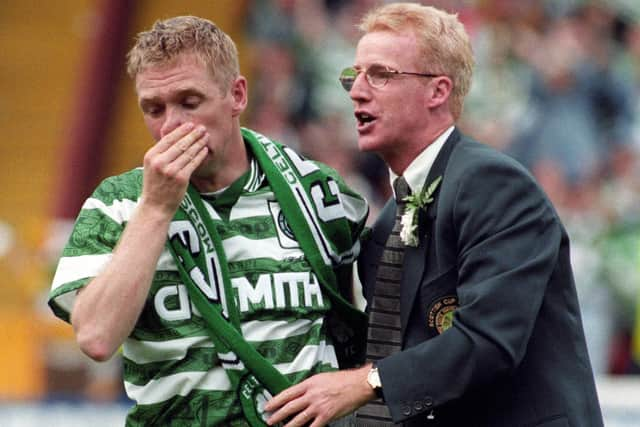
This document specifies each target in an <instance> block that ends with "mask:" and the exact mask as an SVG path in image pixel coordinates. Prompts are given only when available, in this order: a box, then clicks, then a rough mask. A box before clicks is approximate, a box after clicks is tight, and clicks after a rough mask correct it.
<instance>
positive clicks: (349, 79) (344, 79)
mask: <svg viewBox="0 0 640 427" xmlns="http://www.w3.org/2000/svg"><path fill="white" fill-rule="evenodd" d="M378 67H379V68H380V70H378V71H383V72H384V73H386V74H387V75H386V77H384V76H377V77H381V78H382V83H375V82H374V78H376V77H374V76H372V75H371V73H370V70H371V69H372V68H374V69H376V68H378ZM347 73H351V74H355V75H345V74H347ZM360 73H364V77H365V79H366V80H367V83H369V85H370V86H371V87H374V88H376V89H381V88H383V87H384V86H386V84H387V83H388V82H389V80H391V79H394V78H397V77H399V76H414V77H438V76H440V75H441V74H433V73H414V72H410V71H398V70H394V69H393V68H390V67H387V66H386V65H381V64H372V65H370V66H369V67H367V68H364V69H359V68H356V67H347V68H345V69H343V70H342V72H340V77H338V80H339V81H340V84H341V85H342V88H343V89H344V90H346V91H347V92H351V88H352V87H353V84H354V83H355V81H356V79H357V78H358V74H360Z"/></svg>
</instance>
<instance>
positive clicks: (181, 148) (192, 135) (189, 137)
mask: <svg viewBox="0 0 640 427" xmlns="http://www.w3.org/2000/svg"><path fill="white" fill-rule="evenodd" d="M204 135H206V129H205V127H204V126H202V125H200V126H197V127H196V128H195V129H193V130H192V131H191V132H189V133H187V134H186V135H185V136H183V137H182V138H180V139H179V140H178V141H176V143H175V144H173V145H172V146H171V148H169V149H168V150H167V152H170V151H172V154H173V156H175V157H178V156H179V155H181V154H182V153H184V152H185V151H187V150H188V149H189V147H191V146H192V145H193V144H195V143H196V142H198V141H199V140H200V139H201V138H203V137H204Z"/></svg>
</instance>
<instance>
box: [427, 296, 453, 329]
mask: <svg viewBox="0 0 640 427" xmlns="http://www.w3.org/2000/svg"><path fill="white" fill-rule="evenodd" d="M456 308H458V297H457V296H456V295H447V296H444V297H441V298H438V299H437V300H435V301H434V302H433V304H431V307H429V311H428V314H427V323H428V324H429V327H430V328H435V329H436V331H438V333H439V334H441V333H443V332H444V331H446V330H447V329H449V328H450V327H451V325H452V324H453V313H454V311H455V310H456Z"/></svg>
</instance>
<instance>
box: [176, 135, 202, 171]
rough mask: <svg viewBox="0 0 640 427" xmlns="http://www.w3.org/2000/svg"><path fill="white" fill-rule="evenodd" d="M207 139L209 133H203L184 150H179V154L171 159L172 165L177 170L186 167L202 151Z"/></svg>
mask: <svg viewBox="0 0 640 427" xmlns="http://www.w3.org/2000/svg"><path fill="white" fill-rule="evenodd" d="M208 141H209V134H208V133H205V134H204V135H202V137H201V138H199V139H198V140H196V141H195V142H194V143H193V145H191V146H190V147H188V148H187V149H186V150H185V151H182V152H180V154H179V155H178V156H177V157H176V158H175V159H174V160H173V162H172V163H173V165H172V167H175V168H176V169H177V170H182V169H184V168H186V167H187V166H188V165H189V164H191V163H192V161H193V160H194V159H195V158H196V157H197V156H198V154H199V153H200V151H202V149H203V148H206V145H207V142H208ZM198 164H199V162H198Z"/></svg>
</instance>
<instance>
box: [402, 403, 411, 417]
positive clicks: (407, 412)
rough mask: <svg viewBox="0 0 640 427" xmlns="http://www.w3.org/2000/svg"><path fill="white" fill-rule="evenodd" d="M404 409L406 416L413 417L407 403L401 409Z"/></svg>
mask: <svg viewBox="0 0 640 427" xmlns="http://www.w3.org/2000/svg"><path fill="white" fill-rule="evenodd" d="M401 409H402V413H403V414H404V415H411V406H409V405H407V404H406V403H405V404H403V405H402V407H401Z"/></svg>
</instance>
